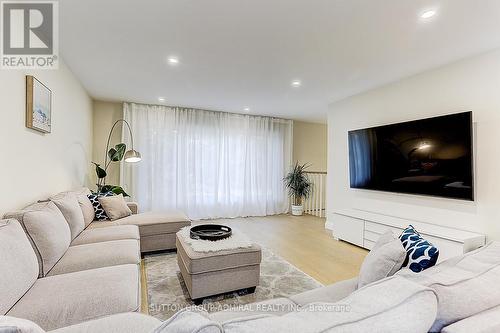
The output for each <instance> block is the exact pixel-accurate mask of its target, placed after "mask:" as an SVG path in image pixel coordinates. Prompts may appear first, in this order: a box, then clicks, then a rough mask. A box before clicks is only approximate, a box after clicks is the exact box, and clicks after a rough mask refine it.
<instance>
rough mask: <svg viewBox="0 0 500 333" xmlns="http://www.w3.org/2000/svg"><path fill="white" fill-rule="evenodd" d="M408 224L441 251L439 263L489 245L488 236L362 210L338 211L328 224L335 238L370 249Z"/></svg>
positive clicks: (397, 233)
mask: <svg viewBox="0 0 500 333" xmlns="http://www.w3.org/2000/svg"><path fill="white" fill-rule="evenodd" d="M409 224H411V225H413V226H414V227H415V229H416V230H417V231H418V232H419V233H420V234H421V235H422V236H423V237H424V238H425V239H427V240H428V241H429V242H431V243H433V244H434V245H436V246H437V247H438V248H439V251H440V255H439V261H442V260H445V259H448V258H451V257H454V256H457V255H460V254H463V253H466V252H469V251H472V250H475V249H477V248H479V247H481V246H483V245H484V244H485V243H486V236H485V235H481V234H477V233H474V232H469V231H464V230H459V229H455V228H450V227H445V226H438V225H435V224H430V223H427V222H420V221H413V220H408V219H403V218H400V217H395V216H389V215H383V214H378V213H372V212H368V211H364V210H360V209H346V210H339V211H335V212H334V213H333V214H332V215H331V218H330V220H329V221H328V222H327V224H326V228H327V229H330V230H332V232H333V236H334V237H335V239H339V240H343V241H346V242H349V243H352V244H354V245H357V246H360V247H363V248H365V249H368V250H370V249H371V248H372V246H373V244H375V242H376V241H377V239H378V238H379V237H380V235H381V234H383V233H384V232H385V231H387V230H392V231H393V232H394V234H395V235H397V236H399V234H400V233H401V232H402V231H403V229H404V228H406V227H407V226H408V225H409Z"/></svg>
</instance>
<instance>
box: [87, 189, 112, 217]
mask: <svg viewBox="0 0 500 333" xmlns="http://www.w3.org/2000/svg"><path fill="white" fill-rule="evenodd" d="M113 195H115V194H114V193H113V192H106V193H92V194H88V195H87V197H88V198H89V200H90V202H91V203H92V206H93V207H94V213H95V220H96V221H106V220H109V217H108V215H106V211H105V210H104V208H102V205H101V203H100V202H99V197H111V196H113Z"/></svg>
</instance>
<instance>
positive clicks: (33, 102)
mask: <svg viewBox="0 0 500 333" xmlns="http://www.w3.org/2000/svg"><path fill="white" fill-rule="evenodd" d="M51 124H52V92H51V91H50V89H49V88H47V86H45V85H44V84H43V83H41V82H40V81H38V80H37V79H36V78H35V77H33V76H31V75H26V127H28V128H31V129H34V130H37V131H40V132H42V133H50V132H51Z"/></svg>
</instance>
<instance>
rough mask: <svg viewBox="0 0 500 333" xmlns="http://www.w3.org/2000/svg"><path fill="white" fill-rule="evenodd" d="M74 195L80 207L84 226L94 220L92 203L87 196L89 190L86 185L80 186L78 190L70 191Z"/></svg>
mask: <svg viewBox="0 0 500 333" xmlns="http://www.w3.org/2000/svg"><path fill="white" fill-rule="evenodd" d="M71 192H72V193H74V194H75V195H76V198H77V200H78V204H79V205H80V208H81V210H82V213H83V219H84V221H85V228H86V227H87V226H88V225H89V224H90V223H92V221H94V215H95V214H94V206H92V203H91V202H90V200H89V198H88V197H87V196H88V195H89V194H91V193H92V192H90V190H89V189H88V188H86V187H82V188H80V189H78V190H74V191H71Z"/></svg>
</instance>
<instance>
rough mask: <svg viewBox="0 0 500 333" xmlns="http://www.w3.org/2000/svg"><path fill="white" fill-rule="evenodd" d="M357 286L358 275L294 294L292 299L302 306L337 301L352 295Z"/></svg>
mask: <svg viewBox="0 0 500 333" xmlns="http://www.w3.org/2000/svg"><path fill="white" fill-rule="evenodd" d="M357 288H358V278H357V277H356V278H353V279H350V280H344V281H340V282H337V283H334V284H331V285H328V286H325V287H320V288H316V289H312V290H309V291H306V292H303V293H301V294H297V295H293V296H290V299H291V300H292V301H294V302H295V303H296V304H298V305H300V306H304V305H307V304H310V303H318V302H319V303H321V302H323V303H335V302H338V301H340V300H342V299H344V298H346V297H347V296H349V295H351V294H352V293H353V292H355V291H356V289H357Z"/></svg>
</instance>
